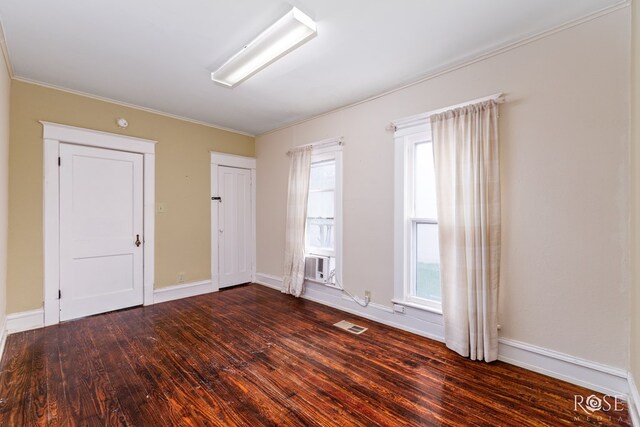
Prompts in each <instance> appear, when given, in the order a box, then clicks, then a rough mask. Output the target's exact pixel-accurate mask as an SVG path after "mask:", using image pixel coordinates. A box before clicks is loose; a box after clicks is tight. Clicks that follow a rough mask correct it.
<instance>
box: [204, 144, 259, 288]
mask: <svg viewBox="0 0 640 427" xmlns="http://www.w3.org/2000/svg"><path fill="white" fill-rule="evenodd" d="M220 166H226V167H231V168H239V169H249V170H250V171H251V247H250V248H249V251H250V253H251V281H252V282H255V278H256V159H255V158H254V157H245V156H237V155H235V154H226V153H219V152H216V151H211V198H212V200H211V283H212V285H213V291H214V292H215V291H218V290H219V289H220V266H219V265H218V243H219V236H218V225H219V216H218V209H217V207H218V206H217V204H218V202H216V201H214V200H213V197H218V196H219V194H218V186H217V182H218V168H219V167H220Z"/></svg>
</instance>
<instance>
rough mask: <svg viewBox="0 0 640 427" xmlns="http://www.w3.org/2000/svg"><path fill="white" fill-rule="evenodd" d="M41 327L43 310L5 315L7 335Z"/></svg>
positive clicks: (42, 325) (42, 324)
mask: <svg viewBox="0 0 640 427" xmlns="http://www.w3.org/2000/svg"><path fill="white" fill-rule="evenodd" d="M42 327H44V310H43V309H41V308H39V309H37V310H29V311H22V312H20V313H12V314H9V315H7V333H8V334H9V335H11V334H15V333H16V332H22V331H29V330H31V329H38V328H42Z"/></svg>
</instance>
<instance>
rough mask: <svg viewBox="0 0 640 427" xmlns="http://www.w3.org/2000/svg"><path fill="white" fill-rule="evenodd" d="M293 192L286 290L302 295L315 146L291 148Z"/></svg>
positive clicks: (289, 204)
mask: <svg viewBox="0 0 640 427" xmlns="http://www.w3.org/2000/svg"><path fill="white" fill-rule="evenodd" d="M289 159H290V160H289V161H290V164H289V195H288V196H287V223H286V230H285V232H286V234H285V236H286V237H285V239H286V240H285V247H284V275H283V276H284V278H283V281H282V292H283V293H286V294H291V295H295V296H296V297H299V296H300V295H301V294H302V291H303V288H302V286H303V283H304V233H305V222H306V220H307V200H308V198H309V171H310V169H311V147H310V146H308V147H303V148H298V149H294V150H291V151H289Z"/></svg>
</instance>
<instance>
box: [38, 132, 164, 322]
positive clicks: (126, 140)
mask: <svg viewBox="0 0 640 427" xmlns="http://www.w3.org/2000/svg"><path fill="white" fill-rule="evenodd" d="M40 123H41V124H42V127H43V136H42V139H43V142H44V158H43V161H44V188H43V190H44V325H45V326H49V325H55V324H57V323H60V299H59V298H58V292H59V290H60V168H59V165H58V158H59V156H60V144H63V143H64V144H76V145H85V146H89V147H97V148H105V149H109V150H117V151H127V152H131V153H139V154H142V155H143V170H144V172H143V198H144V200H143V237H144V240H143V267H142V269H143V288H144V291H143V298H144V305H150V304H153V281H154V271H155V270H154V265H155V253H154V248H155V148H156V147H155V145H156V144H157V141H151V140H148V139H142V138H135V137H132V136H126V135H118V134H114V133H108V132H102V131H97V130H92V129H84V128H79V127H74V126H67V125H63V124H59V123H51V122H46V121H40Z"/></svg>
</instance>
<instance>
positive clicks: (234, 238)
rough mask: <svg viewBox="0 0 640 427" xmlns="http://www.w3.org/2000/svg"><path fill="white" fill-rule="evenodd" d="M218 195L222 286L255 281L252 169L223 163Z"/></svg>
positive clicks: (219, 260)
mask: <svg viewBox="0 0 640 427" xmlns="http://www.w3.org/2000/svg"><path fill="white" fill-rule="evenodd" d="M218 194H219V196H220V200H219V201H218V268H219V285H220V287H221V288H224V287H226V286H233V285H238V284H240V283H246V282H250V281H251V275H252V271H251V270H252V266H251V262H252V259H253V258H252V249H251V248H252V245H251V238H252V228H251V226H252V223H251V221H252V210H251V209H252V207H251V171H250V170H249V169H240V168H232V167H226V166H220V167H219V168H218Z"/></svg>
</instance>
